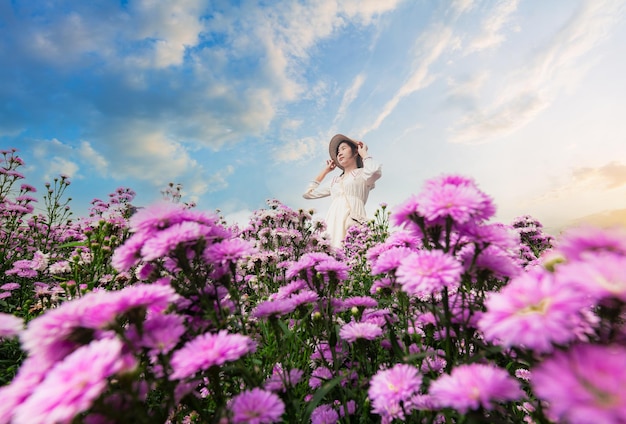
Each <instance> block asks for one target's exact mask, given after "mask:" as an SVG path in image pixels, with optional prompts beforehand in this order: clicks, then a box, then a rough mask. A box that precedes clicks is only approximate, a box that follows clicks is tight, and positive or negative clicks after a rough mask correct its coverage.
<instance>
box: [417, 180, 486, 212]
mask: <svg viewBox="0 0 626 424" xmlns="http://www.w3.org/2000/svg"><path fill="white" fill-rule="evenodd" d="M417 203H418V204H419V206H418V212H419V213H420V215H422V216H423V217H424V219H425V220H426V221H427V222H429V223H433V224H441V223H443V222H444V221H445V219H446V218H447V217H450V218H452V219H453V220H454V221H455V222H456V223H457V224H464V223H466V222H468V221H470V220H474V221H485V220H487V219H489V218H491V217H492V216H493V215H494V213H495V206H494V205H493V202H492V200H491V199H490V198H489V197H488V196H487V195H486V194H485V193H483V192H482V191H480V190H479V189H478V187H477V186H476V183H475V182H474V181H473V180H472V179H470V178H465V177H461V176H457V175H450V176H442V177H439V178H434V179H432V180H429V181H427V182H426V184H425V185H424V190H423V191H422V192H421V193H420V194H419V196H418V199H417Z"/></svg>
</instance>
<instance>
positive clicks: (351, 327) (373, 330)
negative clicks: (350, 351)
mask: <svg viewBox="0 0 626 424" xmlns="http://www.w3.org/2000/svg"><path fill="white" fill-rule="evenodd" d="M382 334H383V329H382V328H380V327H379V326H378V325H376V324H373V323H370V322H350V323H348V324H345V325H344V326H342V327H341V329H340V330H339V337H341V338H342V339H343V340H345V341H347V342H348V343H354V342H356V341H357V340H358V339H364V340H374V339H376V338H378V337H380V336H382Z"/></svg>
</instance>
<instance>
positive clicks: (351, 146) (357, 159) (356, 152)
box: [335, 140, 363, 175]
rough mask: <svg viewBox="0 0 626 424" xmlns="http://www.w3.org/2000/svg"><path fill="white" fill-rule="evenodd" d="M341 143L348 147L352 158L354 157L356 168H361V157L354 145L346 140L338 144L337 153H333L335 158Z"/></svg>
mask: <svg viewBox="0 0 626 424" xmlns="http://www.w3.org/2000/svg"><path fill="white" fill-rule="evenodd" d="M343 143H346V144H347V145H348V146H350V150H352V156H354V155H356V167H357V168H363V158H362V157H361V155H360V154H359V148H358V147H357V145H356V144H354V143H352V142H350V141H348V140H343V141H341V142H340V143H339V144H337V151H336V152H335V157H337V155H339V146H341V145H342V144H343ZM345 172H346V171H343V172H342V173H341V175H343V174H344V173H345Z"/></svg>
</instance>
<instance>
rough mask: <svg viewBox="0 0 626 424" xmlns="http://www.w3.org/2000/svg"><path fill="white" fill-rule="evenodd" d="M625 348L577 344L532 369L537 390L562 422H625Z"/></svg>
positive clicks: (606, 423) (533, 382)
mask: <svg viewBox="0 0 626 424" xmlns="http://www.w3.org/2000/svg"><path fill="white" fill-rule="evenodd" d="M624 381H626V348H624V347H623V346H599V345H588V344H583V345H576V346H574V347H573V348H572V349H570V350H569V351H566V352H563V351H558V352H556V353H555V354H554V356H552V357H551V358H548V359H546V360H545V361H544V362H543V363H541V364H539V365H538V366H537V367H536V368H534V369H533V370H532V376H531V384H532V387H533V390H534V392H535V394H536V395H537V396H538V397H539V398H541V399H543V400H545V401H547V404H548V410H549V413H550V415H551V416H554V417H555V418H556V419H557V420H558V421H559V422H561V421H562V422H568V423H572V424H578V423H581V424H582V423H594V424H596V423H597V424H611V423H622V422H626V385H625V384H624Z"/></svg>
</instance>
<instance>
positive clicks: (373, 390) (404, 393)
mask: <svg viewBox="0 0 626 424" xmlns="http://www.w3.org/2000/svg"><path fill="white" fill-rule="evenodd" d="M421 384H422V376H421V375H419V374H418V372H417V368H415V367H414V366H411V365H407V364H396V365H394V366H393V367H392V368H389V369H387V370H382V371H378V372H377V373H376V375H374V377H372V379H371V380H370V387H369V390H368V392H367V394H368V397H369V399H370V400H371V401H372V407H373V412H374V413H376V414H378V415H381V416H382V417H383V418H384V419H395V418H398V419H400V420H403V419H404V411H403V408H402V406H401V403H404V404H406V403H408V401H409V400H410V399H411V398H412V397H413V396H414V395H416V394H417V393H418V391H419V389H420V385H421ZM404 410H407V412H408V410H410V406H409V405H405V407H404Z"/></svg>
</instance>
